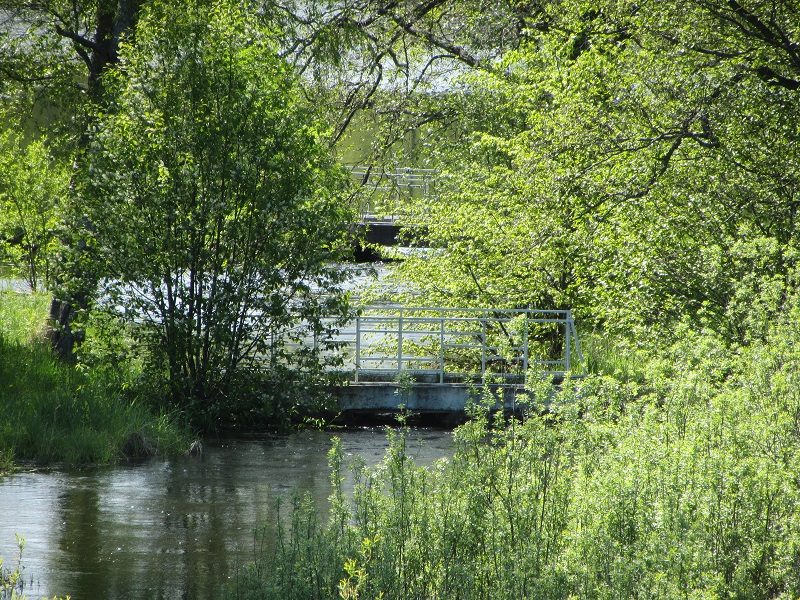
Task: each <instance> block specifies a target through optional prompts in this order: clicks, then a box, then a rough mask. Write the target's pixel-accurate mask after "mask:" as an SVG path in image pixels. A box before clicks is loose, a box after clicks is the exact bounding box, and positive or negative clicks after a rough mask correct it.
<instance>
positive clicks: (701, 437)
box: [230, 324, 800, 600]
mask: <svg viewBox="0 0 800 600" xmlns="http://www.w3.org/2000/svg"><path fill="white" fill-rule="evenodd" d="M680 333H681V335H680V336H678V339H679V340H680V341H678V342H676V343H674V344H672V345H670V346H669V347H666V348H662V349H661V351H660V353H658V354H654V355H651V356H649V357H648V358H647V360H645V361H643V362H642V363H641V365H640V367H639V372H640V373H641V377H642V380H641V381H634V380H632V379H625V378H623V377H622V376H620V377H611V376H600V375H592V376H589V377H587V378H586V379H584V380H583V381H566V382H565V383H564V384H563V385H562V386H560V388H559V389H557V390H555V391H554V392H553V394H554V395H553V396H552V397H551V399H550V404H549V407H548V409H547V411H542V410H535V411H532V412H531V414H530V415H529V417H528V418H527V419H525V420H524V421H523V422H517V421H511V422H508V423H507V422H504V421H502V420H494V419H493V418H492V417H490V416H489V415H488V413H485V412H477V413H476V415H475V416H474V418H473V419H472V420H471V421H470V422H468V423H467V424H465V425H463V426H462V427H460V428H459V429H458V430H456V432H455V434H454V435H455V436H456V441H457V449H456V452H455V455H454V456H453V457H452V458H451V459H449V460H444V461H442V462H440V463H438V464H437V466H436V467H434V468H420V467H418V466H417V465H415V464H414V461H413V459H412V458H410V457H409V456H408V454H409V453H408V452H407V449H406V447H405V437H404V435H403V433H402V432H401V433H395V432H390V434H389V435H390V448H389V450H388V452H387V453H386V455H385V457H384V460H383V462H382V463H381V464H380V465H379V466H378V467H377V468H374V469H367V468H365V467H364V465H363V462H361V461H358V460H355V461H354V462H353V463H352V464H351V465H350V466H349V468H351V469H353V472H354V475H355V481H356V483H355V491H354V492H353V493H352V494H351V495H348V496H345V495H344V494H343V492H342V484H341V481H342V479H341V473H342V469H343V468H345V466H346V465H345V460H346V457H345V456H344V454H343V452H342V449H341V447H340V446H339V445H338V444H335V445H334V447H333V449H332V451H331V470H332V481H333V484H334V493H333V495H332V496H331V506H330V511H329V513H328V515H327V517H326V518H323V517H321V516H320V515H318V514H316V513H315V511H314V510H313V509H312V508H311V506H310V504H309V503H308V502H304V501H302V500H297V501H296V502H295V504H294V505H293V506H292V507H291V510H292V517H291V519H290V522H291V527H289V528H283V527H282V526H281V525H280V524H279V523H280V521H279V520H276V521H275V522H276V523H278V524H276V525H274V526H273V529H272V531H271V533H269V535H268V536H267V538H264V539H270V540H276V539H277V540H278V543H271V544H264V545H263V546H262V547H263V552H262V553H261V554H260V555H259V557H258V559H257V561H256V562H255V563H254V565H253V566H251V568H250V569H249V570H248V571H247V572H246V573H244V574H242V575H241V576H240V577H239V579H238V583H237V585H236V586H234V587H233V588H232V589H231V590H230V597H231V598H237V599H242V600H255V599H266V598H276V599H277V598H281V599H286V600H291V599H295V598H296V599H300V598H303V599H309V598H311V599H320V600H321V599H331V598H345V599H355V598H359V599H362V600H363V599H366V598H369V599H377V598H392V599H396V600H403V599H412V598H425V599H435V598H440V599H445V598H469V599H487V600H488V599H490V598H491V599H498V598H499V599H509V600H510V599H512V598H513V599H518V598H531V599H542V600H545V599H546V600H557V599H564V600H568V599H570V600H572V599H586V600H606V599H610V598H653V599H663V600H671V599H673V598H694V599H700V598H740V599H752V600H767V599H770V598H787V599H788V598H798V597H800V569H798V564H800V527H798V522H799V520H800V483H798V479H797V473H798V472H800V428H798V422H800V420H798V415H800V393H798V392H797V389H798V386H797V385H796V382H797V373H798V372H800V326H797V325H796V324H795V325H794V326H785V327H783V328H782V329H780V330H776V333H775V335H774V336H773V337H772V338H771V339H769V340H767V341H765V342H764V343H759V344H754V345H752V346H749V347H746V348H745V347H738V348H731V347H727V346H725V344H724V343H723V342H722V341H721V340H720V339H718V338H717V337H716V336H715V335H714V334H713V333H709V332H698V331H693V330H690V329H687V330H686V331H683V332H680ZM540 408H541V407H540Z"/></svg>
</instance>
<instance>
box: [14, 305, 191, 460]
mask: <svg viewBox="0 0 800 600" xmlns="http://www.w3.org/2000/svg"><path fill="white" fill-rule="evenodd" d="M48 302H49V298H48V297H46V296H43V295H31V294H19V293H15V292H2V293H0V414H2V415H3V420H2V422H0V464H2V465H4V466H5V468H8V467H9V466H10V465H11V464H12V463H13V462H16V461H32V462H35V463H37V464H51V463H67V464H85V463H108V462H114V461H116V460H118V459H120V458H122V457H125V456H130V457H133V456H136V455H143V454H149V453H172V452H178V451H181V450H183V449H185V448H187V447H188V444H189V439H188V435H187V432H186V431H185V430H184V429H183V428H181V427H180V426H178V424H177V423H176V422H175V421H174V419H171V418H170V417H168V416H166V415H156V414H153V411H151V410H150V408H149V407H148V406H145V405H144V404H141V403H139V402H137V401H136V395H135V393H134V389H135V386H134V382H135V381H136V375H137V374H136V372H135V371H134V369H133V367H131V366H130V365H119V364H117V365H102V364H96V365H93V366H92V368H87V367H86V366H85V365H82V364H80V363H77V364H65V363H64V362H62V361H59V360H58V359H57V358H55V356H54V355H53V354H52V353H51V351H50V349H49V347H48V346H47V343H46V341H45V340H44V326H45V319H46V316H47V307H48Z"/></svg>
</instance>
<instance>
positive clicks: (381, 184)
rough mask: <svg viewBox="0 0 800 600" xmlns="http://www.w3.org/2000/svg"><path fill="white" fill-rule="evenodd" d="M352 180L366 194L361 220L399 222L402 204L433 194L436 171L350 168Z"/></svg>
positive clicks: (406, 168)
mask: <svg viewBox="0 0 800 600" xmlns="http://www.w3.org/2000/svg"><path fill="white" fill-rule="evenodd" d="M347 168H348V169H349V170H350V175H351V176H352V178H353V180H354V181H356V182H357V183H358V184H360V185H361V186H362V189H363V190H364V192H365V195H364V203H363V205H362V208H361V217H362V219H363V220H365V221H389V222H394V221H396V220H398V219H399V218H400V217H401V216H402V213H403V205H404V203H405V202H407V201H409V200H411V199H413V198H428V197H430V196H432V195H433V194H434V193H435V189H436V174H437V171H436V170H435V169H417V168H412V167H402V168H396V169H391V170H385V169H373V168H372V167H363V166H349V167H347Z"/></svg>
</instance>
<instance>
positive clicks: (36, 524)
mask: <svg viewBox="0 0 800 600" xmlns="http://www.w3.org/2000/svg"><path fill="white" fill-rule="evenodd" d="M333 435H334V434H332V433H327V432H318V431H316V432H315V431H310V432H301V433H296V434H292V435H289V436H258V437H248V438H236V439H226V440H216V441H206V442H205V446H204V452H203V455H202V457H180V458H176V459H171V460H161V459H158V460H150V461H147V462H144V463H141V464H137V465H123V466H117V467H106V468H93V469H86V470H80V471H51V472H43V473H19V474H16V475H13V476H9V477H5V478H0V557H3V558H4V559H5V561H6V566H9V565H10V563H11V562H12V558H13V557H14V554H15V551H16V547H15V541H14V536H15V534H21V535H24V536H25V540H26V541H25V550H24V554H23V564H24V567H25V571H24V572H25V574H26V579H27V581H28V587H27V588H26V592H27V593H28V594H29V597H31V598H35V597H41V596H48V597H52V596H53V595H55V594H59V595H62V596H63V595H67V594H69V595H70V596H72V598H73V599H74V600H94V599H108V600H123V599H131V600H132V599H137V600H138V599H144V598H147V599H156V598H164V599H166V598H170V599H173V598H186V599H193V600H194V599H197V600H204V599H208V600H211V599H214V598H218V597H220V594H221V591H222V588H223V586H224V584H225V582H226V581H227V580H228V578H229V577H231V576H233V575H234V573H235V569H236V567H237V566H239V565H242V564H245V563H247V562H250V561H252V558H253V553H252V546H253V533H252V532H253V529H254V527H256V526H257V525H259V524H261V523H264V522H266V521H268V520H270V519H274V518H275V513H274V501H275V498H284V499H289V498H290V497H291V496H292V494H294V493H296V492H299V493H306V492H307V493H309V494H311V495H312V496H313V497H314V499H315V501H316V502H317V504H318V505H319V506H320V507H322V508H325V507H326V506H327V504H326V502H327V497H328V495H329V494H330V491H331V488H330V473H329V470H328V466H327V453H328V450H329V449H330V439H331V437H332V436H333ZM335 435H338V436H339V437H340V438H341V439H342V443H343V446H344V449H345V451H346V452H347V453H348V454H351V455H360V456H362V457H363V458H364V459H365V460H366V461H367V464H372V465H374V464H377V463H378V462H379V461H380V460H381V458H382V457H383V454H384V451H385V449H386V447H387V445H388V442H387V439H386V435H385V432H384V431H383V430H381V429H365V430H350V431H343V432H340V433H337V434H335ZM410 437H411V440H412V441H411V443H410V444H409V453H410V454H412V455H413V456H415V458H416V459H417V461H418V462H419V463H420V464H431V463H433V462H434V461H435V460H437V459H438V458H441V457H444V456H449V455H450V454H451V453H452V447H453V445H452V434H451V433H449V432H447V431H437V430H416V431H412V432H411V436H410ZM346 485H347V484H346Z"/></svg>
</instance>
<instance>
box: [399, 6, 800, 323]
mask: <svg viewBox="0 0 800 600" xmlns="http://www.w3.org/2000/svg"><path fill="white" fill-rule="evenodd" d="M793 4H794V3H792V2H776V3H769V4H767V3H760V2H747V3H738V2H712V1H704V0H696V1H693V2H688V3H687V2H680V3H678V2H666V3H664V2H659V3H655V2H645V3H635V4H634V3H616V2H601V3H596V4H595V5H593V6H592V7H588V6H586V5H585V4H584V3H579V2H563V1H553V2H543V3H538V4H537V6H538V7H539V8H540V9H541V10H540V12H539V15H540V24H541V26H537V27H530V28H529V29H528V30H527V32H526V34H525V39H524V40H523V41H522V43H521V44H520V46H519V48H517V49H514V50H512V51H510V52H508V53H506V55H505V57H504V59H503V61H502V62H501V63H498V65H497V67H496V68H494V69H492V70H486V71H483V72H482V73H479V72H473V73H472V74H471V75H470V76H469V78H467V79H464V80H462V89H464V90H465V91H464V92H463V93H461V96H462V97H463V98H465V101H464V103H463V107H464V109H465V110H466V112H465V114H468V115H470V114H471V115H474V116H472V117H470V118H467V119H465V120H464V125H465V126H463V127H453V130H452V131H451V134H450V135H449V136H448V137H447V138H445V140H444V143H442V144H440V145H439V149H438V152H439V154H438V157H440V158H441V159H442V161H443V164H444V170H445V175H446V177H445V178H444V184H445V185H443V186H442V194H441V197H440V198H439V199H437V200H436V203H437V204H438V206H439V207H441V209H440V210H437V207H436V205H434V204H431V205H423V206H421V207H420V208H419V210H417V211H415V212H414V214H413V215H412V220H413V223H412V224H413V225H414V226H413V227H410V228H409V234H410V236H411V237H412V238H415V237H416V238H420V237H422V239H421V240H420V239H417V242H423V243H427V244H429V245H432V246H434V247H435V248H437V251H436V252H433V253H431V254H429V255H428V256H426V257H424V258H417V259H414V260H412V261H410V262H408V263H406V265H405V266H404V268H403V269H401V272H402V274H404V275H406V276H407V277H409V278H410V279H411V280H412V281H414V282H415V283H417V284H418V285H419V287H420V288H421V289H422V290H423V291H424V292H425V293H427V294H431V295H433V296H434V297H437V298H440V299H441V301H443V302H444V301H447V302H449V303H464V302H474V301H475V299H476V298H478V297H480V298H481V301H482V302H486V303H488V302H492V301H494V302H497V303H501V304H502V303H505V302H508V303H512V304H515V305H520V304H525V303H528V302H530V303H535V304H539V305H544V306H547V305H548V304H549V303H551V302H553V303H554V304H555V305H561V306H563V305H567V306H571V307H573V308H575V309H576V310H577V311H578V312H579V313H580V314H582V315H587V316H588V315H592V316H593V318H594V320H595V322H596V323H604V324H605V325H606V326H612V325H619V326H621V327H626V328H627V327H630V326H631V325H636V324H639V325H645V326H647V327H657V328H660V329H662V331H668V330H669V329H670V328H671V326H672V325H673V324H674V322H675V321H676V320H680V319H689V320H692V321H693V322H695V323H703V324H708V325H711V326H713V327H716V328H719V329H722V330H725V331H726V332H727V333H728V334H729V335H730V336H732V337H734V338H737V339H744V338H746V337H747V336H748V335H751V334H753V332H755V330H753V331H751V332H750V333H748V331H746V330H747V329H749V328H750V325H749V324H748V323H750V319H749V318H745V317H746V316H747V314H748V313H749V312H750V309H751V308H752V307H753V306H754V304H755V305H761V306H763V307H767V306H769V309H768V310H766V313H763V312H759V314H761V315H762V317H764V316H765V315H766V316H767V318H768V315H769V314H774V311H776V310H779V309H780V305H781V297H782V296H783V297H785V295H786V294H787V293H788V292H789V291H790V290H791V286H793V285H794V283H793V282H794V269H795V263H796V259H795V258H794V257H795V256H796V255H797V251H796V247H797V239H796V234H795V233H794V232H795V231H796V227H795V224H794V223H795V218H796V212H797V211H796V198H797V193H798V183H799V182H800V178H798V174H800V155H798V152H799V150H798V148H800V144H798V133H797V130H796V126H795V123H796V119H794V115H796V114H797V111H798V108H800V106H798V103H799V102H800V96H798V93H797V87H796V85H795V82H796V81H797V80H798V79H799V78H800V70H799V67H800V64H799V63H798V61H797V57H796V54H797V41H796V40H795V39H794V38H795V37H796V35H795V33H796V31H797V25H798V21H797V19H798V14H800V13H798V11H797V10H796V7H794V8H792V6H793ZM486 98H491V99H493V100H494V103H495V104H494V107H493V108H491V109H487V106H488V104H487V102H486V101H485V99H486ZM487 112H488V113H489V114H491V115H492V117H491V118H489V119H484V120H483V121H482V120H481V116H480V115H481V114H487ZM465 165H468V166H467V167H466V168H465ZM468 270H469V271H471V273H470V272H467V271H468ZM781 289H782V290H783V291H781ZM770 311H772V313H770ZM762 317H759V318H762ZM762 321H763V318H762ZM763 324H764V323H763V322H762V324H761V328H760V330H759V331H761V332H763V331H764V328H763ZM755 335H760V333H757V332H756V333H755Z"/></svg>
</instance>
